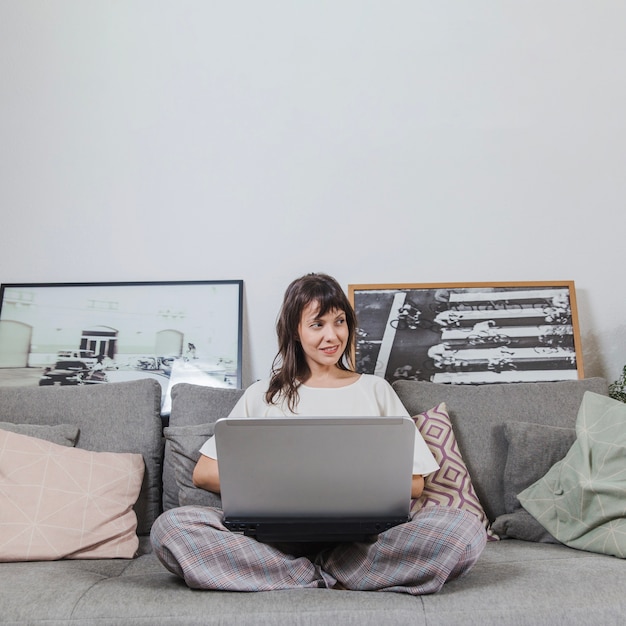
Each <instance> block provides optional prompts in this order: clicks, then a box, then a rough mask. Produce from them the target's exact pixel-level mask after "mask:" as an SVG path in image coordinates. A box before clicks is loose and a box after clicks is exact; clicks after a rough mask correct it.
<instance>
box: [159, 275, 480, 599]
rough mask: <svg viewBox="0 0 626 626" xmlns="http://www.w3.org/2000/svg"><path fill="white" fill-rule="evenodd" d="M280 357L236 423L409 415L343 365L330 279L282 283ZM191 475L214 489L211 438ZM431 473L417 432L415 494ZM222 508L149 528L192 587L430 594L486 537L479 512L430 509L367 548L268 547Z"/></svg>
mask: <svg viewBox="0 0 626 626" xmlns="http://www.w3.org/2000/svg"><path fill="white" fill-rule="evenodd" d="M276 329H277V334H278V344H279V350H278V354H277V356H276V359H275V360H274V364H273V367H272V373H271V377H270V380H269V381H259V382H257V383H254V384H253V385H251V386H250V387H249V388H248V389H247V390H246V392H245V393H244V395H243V396H242V397H241V399H240V400H239V402H238V403H237V405H236V406H235V407H234V409H233V411H232V412H231V416H238V417H250V416H254V417H262V416H280V415H294V414H297V415H311V416H323V415H335V416H336V415H392V416H406V415H407V412H406V409H405V408H404V406H403V405H402V403H401V402H400V399H399V398H398V397H397V396H396V394H395V392H394V391H393V389H392V388H391V386H390V385H389V383H387V382H386V381H385V380H384V379H383V378H380V377H378V376H372V375H366V374H357V373H356V372H354V370H353V369H352V368H351V367H350V354H351V347H352V345H353V341H354V334H355V329H356V316H355V314H354V310H353V309H352V307H351V305H350V302H349V301H348V299H347V297H346V295H345V293H344V292H343V290H342V289H341V287H340V286H339V284H338V283H337V281H335V280H334V279H333V278H331V277H330V276H327V275H325V274H308V275H306V276H303V277H302V278H298V279H296V280H295V281H293V282H292V283H291V285H289V287H288V288H287V291H286V292H285V297H284V300H283V305H282V308H281V312H280V315H279V319H278V323H277V328H276ZM200 452H201V455H200V459H199V460H198V462H197V465H196V467H195V469H194V473H193V481H194V484H195V485H196V486H197V487H200V488H203V489H207V490H209V491H212V492H215V493H219V491H220V482H219V470H218V460H217V454H216V450H215V443H214V440H213V439H212V438H211V439H209V440H208V441H207V442H206V443H205V444H204V445H203V446H202V448H201V449H200ZM437 469H438V465H437V462H436V461H435V459H434V457H433V456H432V454H431V453H430V451H429V449H428V447H427V445H426V443H425V442H424V440H423V438H422V437H421V435H420V434H419V432H417V433H416V437H415V452H414V460H413V481H412V489H411V496H412V497H413V498H417V497H419V496H420V495H421V493H422V490H423V488H424V475H427V474H429V473H431V472H433V471H435V470H437ZM221 517H222V514H221V511H220V510H219V509H213V508H209V507H195V506H194V507H180V508H178V509H172V510H170V511H167V512H165V513H164V514H163V515H161V516H160V517H159V519H158V520H157V521H156V522H155V524H154V526H153V528H152V534H151V539H152V543H153V546H154V549H155V552H156V554H157V556H158V557H159V558H160V559H161V561H162V562H163V564H164V565H165V566H166V567H167V568H168V569H169V570H170V571H172V572H173V573H175V574H177V575H178V576H181V577H182V578H184V580H185V581H186V583H187V584H188V585H189V586H190V587H192V588H196V589H222V590H237V591H263V590H270V589H289V588H298V587H329V588H336V589H354V590H386V591H399V592H404V593H410V594H414V595H418V594H425V593H434V592H436V591H438V590H439V589H440V588H441V587H442V585H443V584H444V583H445V582H446V580H450V579H453V578H458V577H459V576H461V575H462V574H464V573H465V572H467V571H468V570H469V569H470V568H471V567H472V566H473V565H474V563H475V562H476V560H477V559H478V557H479V556H480V554H481V553H482V550H483V548H484V546H485V542H486V532H485V529H484V527H483V525H482V524H481V522H480V521H479V520H478V518H477V517H475V516H474V515H472V514H470V513H467V512H464V511H461V510H459V509H451V508H447V507H438V506H432V507H425V508H422V509H421V510H420V511H419V512H417V513H415V514H414V515H413V517H412V519H411V520H410V521H409V522H407V523H405V524H402V525H400V526H396V527H394V528H391V529H389V530H387V531H385V532H383V533H381V534H380V535H378V536H377V537H376V538H374V539H373V540H372V541H370V542H359V543H339V544H326V545H319V544H306V543H304V544H268V543H260V542H258V541H256V540H255V539H253V538H251V537H247V536H244V535H239V534H235V533H231V532H229V531H228V530H227V529H226V528H225V527H224V526H223V524H222V521H221Z"/></svg>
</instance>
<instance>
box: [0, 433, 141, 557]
mask: <svg viewBox="0 0 626 626" xmlns="http://www.w3.org/2000/svg"><path fill="white" fill-rule="evenodd" d="M143 474H144V462H143V457H142V455H141V454H131V453H114V452H91V451H89V450H81V449H78V448H68V447H65V446H60V445H57V444H55V443H50V442H48V441H44V440H42V439H36V438H34V437H28V436H26V435H20V434H16V433H12V432H8V431H5V430H0V561H48V560H55V559H64V558H67V559H96V558H118V557H119V558H132V557H133V556H134V555H135V553H136V551H137V547H138V544H139V541H138V539H137V534H136V529H137V516H136V514H135V512H134V511H133V505H134V504H135V502H136V500H137V498H138V496H139V490H140V488H141V482H142V480H143Z"/></svg>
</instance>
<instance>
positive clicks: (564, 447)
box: [492, 422, 576, 543]
mask: <svg viewBox="0 0 626 626" xmlns="http://www.w3.org/2000/svg"><path fill="white" fill-rule="evenodd" d="M504 437H505V439H506V441H507V445H508V452H507V457H506V466H505V468H504V507H505V510H506V513H505V514H504V515H500V516H498V517H497V518H496V520H495V521H494V523H493V525H492V528H493V530H494V531H495V532H496V533H498V534H499V535H500V536H507V537H512V538H514V539H524V540H525V541H539V542H546V543H555V542H556V541H557V540H556V539H555V538H554V537H553V536H552V535H551V534H550V533H549V532H548V531H547V530H546V529H545V528H544V527H543V526H542V525H541V524H540V523H539V522H538V521H537V520H536V519H535V518H534V517H533V516H532V515H530V514H529V513H528V512H527V511H526V510H525V509H524V508H523V507H522V505H521V504H520V502H519V500H518V499H517V494H518V493H520V492H521V491H523V490H524V489H526V487H529V486H530V485H532V484H533V483H534V482H536V481H537V480H539V479H540V478H541V477H542V476H543V475H544V474H545V473H546V472H547V471H548V470H549V469H550V468H551V467H552V465H554V463H556V462H557V461H560V460H561V459H562V458H563V457H564V456H565V455H566V454H567V451H568V450H569V449H570V447H571V446H572V444H573V443H574V441H575V440H576V430H575V429H573V428H560V427H558V426H546V425H545V424H529V423H527V422H511V423H509V424H505V425H504Z"/></svg>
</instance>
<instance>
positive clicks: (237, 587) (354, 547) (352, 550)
mask: <svg viewBox="0 0 626 626" xmlns="http://www.w3.org/2000/svg"><path fill="white" fill-rule="evenodd" d="M151 540H152V545H153V547H154V550H155V553H156V554H157V556H158V557H159V559H160V560H161V562H162V563H163V564H164V565H165V567H167V569H169V570H170V571H171V572H173V573H174V574H176V575H177V576H180V577H181V578H183V579H184V580H185V582H186V583H187V585H188V586H189V587H192V588H194V589H221V590H231V591H269V590H272V589H292V588H299V587H329V588H332V587H343V588H346V589H353V590H360V591H397V592H403V593H410V594H413V595H420V594H427V593H435V592H436V591H439V589H441V587H442V586H443V584H444V583H445V582H446V581H447V580H451V579H453V578H458V577H459V576H462V575H463V574H465V573H466V572H468V571H469V570H470V569H471V567H472V566H473V565H474V563H476V561H477V560H478V558H479V556H480V554H481V553H482V551H483V548H484V547H485V543H486V540H487V536H486V532H485V528H484V526H483V525H482V523H481V522H480V520H479V519H478V518H477V517H476V516H475V515H472V514H471V513H468V512H466V511H461V510H460V509H452V508H448V507H443V506H429V507H424V508H422V509H420V510H419V511H417V512H416V513H415V514H414V515H413V518H412V520H411V521H409V522H407V523H406V524H401V525H400V526H395V527H394V528H391V529H389V530H387V531H385V532H384V533H381V534H380V535H378V537H377V538H376V540H375V541H372V542H358V543H341V544H334V545H328V546H319V545H316V546H312V545H308V544H298V545H287V544H267V543H260V542H258V541H256V540H255V539H252V538H250V537H246V536H244V535H239V534H236V533H232V532H230V531H229V530H228V529H227V528H225V527H224V525H223V524H222V512H221V511H220V510H219V509H212V508H208V507H199V506H185V507H180V508H176V509H171V510H169V511H166V512H165V513H163V514H162V515H161V516H160V517H159V518H158V519H157V520H156V522H155V523H154V525H153V527H152V533H151Z"/></svg>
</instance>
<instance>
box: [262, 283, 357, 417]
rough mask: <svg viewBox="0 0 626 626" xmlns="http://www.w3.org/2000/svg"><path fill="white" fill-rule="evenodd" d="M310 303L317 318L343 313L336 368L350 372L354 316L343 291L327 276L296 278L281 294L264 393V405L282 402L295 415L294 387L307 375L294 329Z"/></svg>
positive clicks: (305, 363) (306, 368)
mask: <svg viewBox="0 0 626 626" xmlns="http://www.w3.org/2000/svg"><path fill="white" fill-rule="evenodd" d="M311 302H315V303H317V304H318V305H319V311H318V313H317V315H318V317H322V316H323V315H326V313H328V312H329V311H334V310H338V311H343V312H344V313H345V316H346V324H347V326H348V331H349V333H348V342H347V344H346V348H345V350H344V352H343V354H342V355H341V358H340V359H339V362H338V363H337V366H338V367H339V368H340V369H343V370H348V371H350V370H352V369H353V364H352V346H353V342H354V335H355V331H356V315H355V313H354V309H353V308H352V305H351V304H350V301H349V300H348V298H347V297H346V294H345V293H344V291H343V289H342V288H341V286H340V285H339V283H338V282H337V281H336V280H335V279H334V278H332V277H331V276H328V275H327V274H313V273H312V274H307V275H306V276H302V277H301V278H297V279H296V280H294V281H293V282H292V283H291V284H290V285H289V287H287V290H286V291H285V297H284V298H283V304H282V307H281V309H280V313H279V316H278V321H277V322H276V334H277V335H278V353H277V354H276V357H275V358H274V362H273V364H272V374H271V378H270V384H269V387H268V390H267V392H266V393H265V400H266V402H267V403H268V404H278V403H279V402H281V401H282V400H283V399H284V400H286V401H287V407H288V409H289V410H290V411H291V412H292V413H295V408H296V405H297V404H298V386H299V384H300V382H301V381H302V380H306V378H307V377H308V375H309V374H310V370H309V366H308V365H307V362H306V359H305V355H304V350H303V349H302V345H301V343H300V337H299V334H298V326H299V324H300V320H301V319H302V311H303V310H304V309H305V307H306V306H307V305H309V304H310V303H311Z"/></svg>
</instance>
